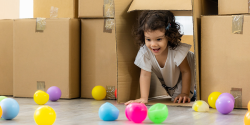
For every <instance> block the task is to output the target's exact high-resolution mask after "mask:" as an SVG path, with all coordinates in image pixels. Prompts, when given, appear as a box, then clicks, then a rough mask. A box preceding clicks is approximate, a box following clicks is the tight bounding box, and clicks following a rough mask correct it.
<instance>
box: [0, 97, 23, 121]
mask: <svg viewBox="0 0 250 125" xmlns="http://www.w3.org/2000/svg"><path fill="white" fill-rule="evenodd" d="M1 107H2V110H3V115H2V118H4V119H6V120H11V119H13V118H15V117H16V116H17V115H18V113H19V104H18V103H17V101H16V100H14V99H12V98H7V99H4V100H2V101H1Z"/></svg>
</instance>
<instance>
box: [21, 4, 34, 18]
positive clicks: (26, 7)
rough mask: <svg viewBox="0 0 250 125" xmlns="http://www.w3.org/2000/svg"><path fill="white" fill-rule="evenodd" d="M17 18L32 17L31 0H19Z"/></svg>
mask: <svg viewBox="0 0 250 125" xmlns="http://www.w3.org/2000/svg"><path fill="white" fill-rule="evenodd" d="M19 18H33V0H20V11H19Z"/></svg>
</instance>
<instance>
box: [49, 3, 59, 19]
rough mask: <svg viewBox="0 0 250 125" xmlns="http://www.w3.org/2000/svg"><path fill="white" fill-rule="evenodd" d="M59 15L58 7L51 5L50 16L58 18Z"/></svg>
mask: <svg viewBox="0 0 250 125" xmlns="http://www.w3.org/2000/svg"><path fill="white" fill-rule="evenodd" d="M57 16H58V8H57V7H54V6H51V9H50V18H57Z"/></svg>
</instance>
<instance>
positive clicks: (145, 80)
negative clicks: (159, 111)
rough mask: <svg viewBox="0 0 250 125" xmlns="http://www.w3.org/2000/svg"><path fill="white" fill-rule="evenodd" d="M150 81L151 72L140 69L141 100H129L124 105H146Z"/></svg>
mask: <svg viewBox="0 0 250 125" xmlns="http://www.w3.org/2000/svg"><path fill="white" fill-rule="evenodd" d="M150 80H151V72H148V71H145V70H143V69H141V74H140V90H141V98H140V99H136V100H130V101H128V102H126V103H125V105H128V104H130V103H133V102H139V103H148V95H149V88H150Z"/></svg>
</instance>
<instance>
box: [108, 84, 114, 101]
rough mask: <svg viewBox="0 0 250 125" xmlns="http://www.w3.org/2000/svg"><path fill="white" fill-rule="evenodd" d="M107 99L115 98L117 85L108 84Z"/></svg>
mask: <svg viewBox="0 0 250 125" xmlns="http://www.w3.org/2000/svg"><path fill="white" fill-rule="evenodd" d="M106 93H107V94H106V97H107V98H106V99H115V86H106Z"/></svg>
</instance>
